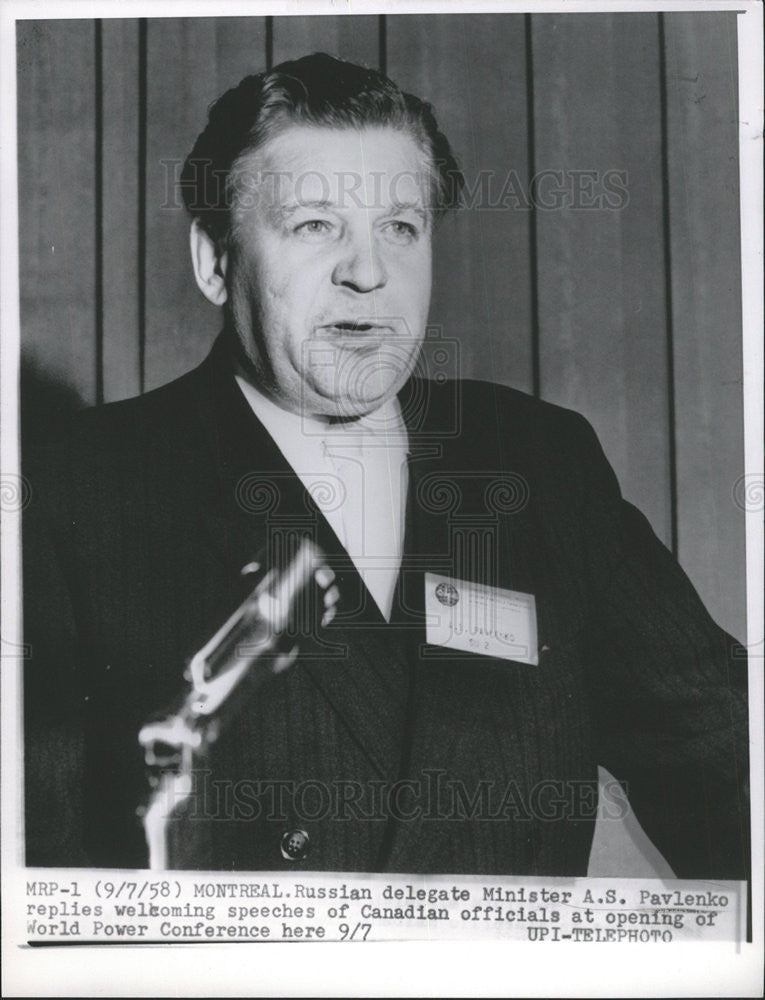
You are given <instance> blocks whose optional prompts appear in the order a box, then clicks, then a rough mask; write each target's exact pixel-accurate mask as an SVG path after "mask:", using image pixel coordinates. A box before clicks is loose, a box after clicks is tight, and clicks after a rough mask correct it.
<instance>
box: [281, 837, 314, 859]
mask: <svg viewBox="0 0 765 1000" xmlns="http://www.w3.org/2000/svg"><path fill="white" fill-rule="evenodd" d="M281 850H282V857H283V858H284V859H285V861H302V860H303V858H304V857H305V856H306V854H308V834H307V833H306V832H305V830H288V831H287V832H286V833H285V834H284V836H283V837H282V843H281Z"/></svg>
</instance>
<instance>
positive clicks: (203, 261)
mask: <svg viewBox="0 0 765 1000" xmlns="http://www.w3.org/2000/svg"><path fill="white" fill-rule="evenodd" d="M189 242H190V247H191V263H192V264H193V266H194V277H195V278H196V279H197V284H198V285H199V290H200V291H201V292H202V294H203V295H204V297H205V298H206V299H207V300H208V302H212V304H213V305H214V306H222V305H223V303H224V302H225V301H226V298H227V293H226V263H227V258H228V255H227V254H225V253H223V254H220V253H218V248H217V246H216V245H215V241H214V240H213V239H212V237H211V236H210V235H209V234H208V233H206V232H205V230H204V229H203V228H202V226H201V225H200V224H199V219H194V221H193V222H192V223H191V232H190V234H189Z"/></svg>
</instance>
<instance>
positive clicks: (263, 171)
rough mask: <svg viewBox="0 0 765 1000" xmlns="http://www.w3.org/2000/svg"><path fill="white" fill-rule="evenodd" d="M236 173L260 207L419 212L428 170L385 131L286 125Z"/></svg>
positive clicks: (401, 137)
mask: <svg viewBox="0 0 765 1000" xmlns="http://www.w3.org/2000/svg"><path fill="white" fill-rule="evenodd" d="M237 172H238V174H239V175H240V177H241V179H242V180H244V181H245V186H248V187H252V188H258V190H259V194H260V198H259V201H260V204H261V205H263V204H264V202H265V204H271V205H273V206H274V207H279V208H285V209H291V208H293V207H296V206H310V207H316V208H332V207H341V208H342V207H354V206H357V207H367V208H375V207H380V208H390V207H401V208H414V209H424V208H425V207H426V206H427V204H428V201H429V188H430V184H431V180H432V175H433V168H432V166H431V164H430V161H429V157H428V155H427V154H426V153H425V151H424V150H423V149H422V148H421V147H420V145H419V144H418V143H417V142H416V140H415V139H414V137H413V136H412V135H411V134H410V133H409V132H407V131H403V130H401V129H396V128H393V127H392V126H375V127H363V128H328V127H322V126H308V125H289V126H287V127H285V128H284V129H282V130H281V131H280V132H279V133H278V134H277V135H275V136H273V137H271V138H270V139H268V140H267V141H266V142H265V143H264V144H263V146H262V147H261V148H260V149H258V150H256V151H255V152H253V153H252V154H250V155H249V156H247V157H245V158H243V159H242V161H240V164H239V167H238V170H237Z"/></svg>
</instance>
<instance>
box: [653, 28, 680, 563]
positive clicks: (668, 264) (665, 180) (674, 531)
mask: <svg viewBox="0 0 765 1000" xmlns="http://www.w3.org/2000/svg"><path fill="white" fill-rule="evenodd" d="M657 17H658V35H659V106H660V117H661V198H662V209H661V214H662V233H663V243H664V315H665V335H666V358H667V434H668V445H669V518H670V543H671V545H670V547H671V550H672V554H673V555H674V556H675V558H677V554H678V551H679V539H678V512H677V507H678V503H677V421H676V412H675V346H674V302H673V298H672V242H671V238H672V219H671V212H670V183H669V124H668V112H667V100H668V93H667V44H666V41H667V40H666V31H665V20H664V14H663V13H661V12H660V13H659V14H658V15H657Z"/></svg>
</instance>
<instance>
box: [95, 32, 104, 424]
mask: <svg viewBox="0 0 765 1000" xmlns="http://www.w3.org/2000/svg"><path fill="white" fill-rule="evenodd" d="M94 46H95V53H94V64H95V128H94V147H95V148H94V165H95V185H94V186H95V248H94V249H95V252H94V265H95V276H94V279H95V341H96V344H95V347H96V351H95V367H96V404H97V405H100V404H101V403H103V401H104V64H103V60H104V48H103V21H102V20H101V18H97V19H96V21H95V34H94Z"/></svg>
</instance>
